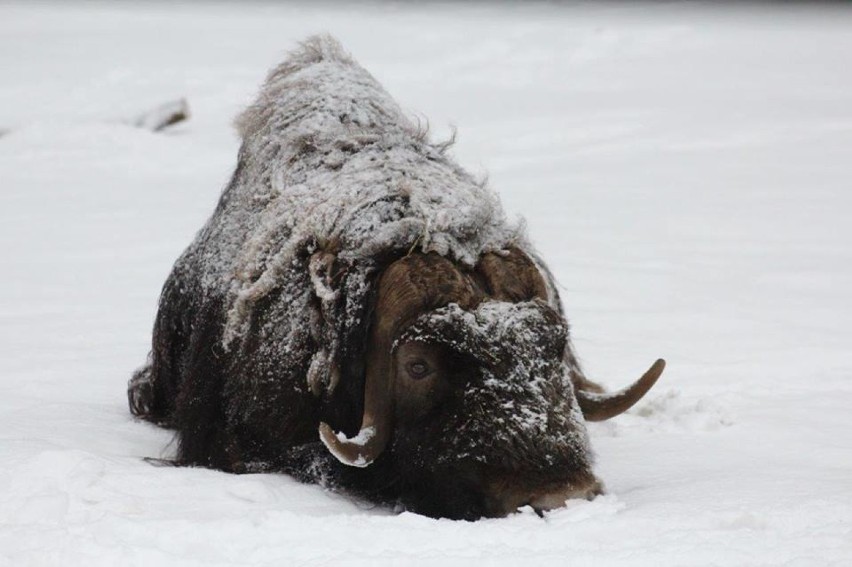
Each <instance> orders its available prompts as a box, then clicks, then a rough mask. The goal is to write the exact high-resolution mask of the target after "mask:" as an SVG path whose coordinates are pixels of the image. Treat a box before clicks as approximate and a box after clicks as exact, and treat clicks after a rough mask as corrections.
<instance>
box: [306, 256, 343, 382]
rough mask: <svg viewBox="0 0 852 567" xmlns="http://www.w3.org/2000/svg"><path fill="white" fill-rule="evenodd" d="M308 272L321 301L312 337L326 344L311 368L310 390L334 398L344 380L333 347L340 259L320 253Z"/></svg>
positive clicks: (317, 353)
mask: <svg viewBox="0 0 852 567" xmlns="http://www.w3.org/2000/svg"><path fill="white" fill-rule="evenodd" d="M308 273H309V275H310V278H311V283H312V284H313V288H314V294H315V295H316V297H317V299H318V302H317V306H316V308H315V313H314V316H313V320H312V321H311V335H312V336H313V338H314V340H315V341H316V342H317V344H319V345H322V346H320V347H319V349H318V350H317V352H316V353H314V355H313V357H312V358H311V363H310V366H309V367H308V373H307V381H308V388H309V389H310V390H311V393H312V394H313V395H314V396H317V397H319V396H321V395H322V394H323V392H325V393H327V394H329V395H331V394H332V393H334V390H335V388H337V384H338V383H339V381H340V369H339V368H338V365H337V362H336V360H337V351H336V349H334V348H333V346H334V345H335V341H334V340H333V333H334V327H335V325H334V316H333V312H334V306H335V304H336V303H337V299H338V296H339V289H338V287H339V280H340V277H339V276H340V266H339V263H338V261H337V256H336V255H334V254H332V253H331V252H327V251H324V250H320V251H317V252H314V253H313V255H312V256H311V257H310V260H309V261H308Z"/></svg>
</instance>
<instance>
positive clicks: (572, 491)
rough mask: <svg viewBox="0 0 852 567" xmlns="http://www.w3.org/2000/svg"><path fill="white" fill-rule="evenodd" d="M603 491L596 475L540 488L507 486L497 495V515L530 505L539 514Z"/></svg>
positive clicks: (505, 514) (591, 497)
mask: <svg viewBox="0 0 852 567" xmlns="http://www.w3.org/2000/svg"><path fill="white" fill-rule="evenodd" d="M602 493H603V486H602V485H601V483H600V481H599V480H598V479H596V478H594V477H591V478H587V479H583V480H582V481H580V482H577V481H572V482H569V483H563V484H557V485H549V486H546V487H542V488H538V489H532V490H530V489H528V488H520V487H519V488H507V489H504V490H503V491H502V492H501V493H499V494H498V495H497V497H496V502H495V504H496V506H495V508H496V510H495V514H494V515H496V516H507V515H509V514H512V513H514V512H516V511H517V510H518V509H519V508H522V507H524V506H530V507H532V509H533V510H535V511H536V513H537V514H538V515H540V516H541V515H542V513H543V512H547V511H548V510H554V509H556V508H562V507H563V506H565V503H566V502H567V501H568V500H572V499H578V498H582V499H584V500H591V499H593V498H594V497H595V496H597V495H599V494H602Z"/></svg>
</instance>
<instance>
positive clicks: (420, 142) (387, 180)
mask: <svg viewBox="0 0 852 567" xmlns="http://www.w3.org/2000/svg"><path fill="white" fill-rule="evenodd" d="M236 124H237V128H238V130H239V132H240V134H241V135H242V137H243V144H242V148H241V150H240V157H239V164H238V167H237V171H236V172H235V174H234V177H233V179H232V181H231V183H230V185H229V187H228V188H227V189H226V191H225V193H224V194H223V196H222V198H221V201H220V204H219V207H218V209H217V211H216V213H215V214H214V216H213V217H212V219H211V220H210V221H209V223H208V225H207V226H206V227H205V228H204V229H203V231H202V233H201V234H200V235H199V237H198V240H197V242H199V244H200V247H202V248H203V250H199V252H200V256H201V261H202V262H203V263H204V267H203V270H202V271H203V272H204V273H205V276H204V279H203V281H202V282H201V284H202V286H203V288H204V289H205V290H207V291H210V292H213V293H216V294H219V295H224V296H225V297H226V302H225V303H226V305H227V306H228V316H227V323H226V327H225V333H224V340H225V343H226V344H228V343H230V342H231V341H233V339H235V338H238V337H243V336H244V335H245V332H246V330H247V329H248V326H249V322H250V318H251V315H252V306H253V305H254V304H256V303H257V302H258V301H260V300H261V299H262V298H264V297H266V296H267V295H268V294H269V293H270V292H272V291H273V290H280V289H281V288H282V286H284V287H287V286H288V285H289V283H288V282H289V281H290V280H291V279H292V278H290V277H289V275H288V274H289V273H290V272H291V270H292V269H293V268H294V267H297V266H298V268H299V269H304V266H303V263H304V262H305V257H306V256H307V255H309V254H310V253H312V252H314V251H317V250H324V251H327V252H329V253H332V254H335V255H336V256H337V259H338V260H339V261H340V262H342V263H343V265H344V268H345V270H346V276H345V279H346V280H347V281H346V282H343V283H342V285H345V286H346V287H348V290H347V291H348V292H353V291H355V292H357V291H361V292H366V291H367V290H366V281H367V278H368V277H369V276H370V274H371V273H372V270H373V269H374V268H375V267H376V262H377V259H379V258H386V257H387V256H388V255H389V254H393V253H400V252H401V253H405V252H406V251H409V250H414V249H419V250H422V251H424V252H430V251H434V252H437V253H439V254H441V255H444V256H447V257H450V258H452V259H453V260H455V261H458V262H461V263H463V264H467V265H473V264H475V262H476V261H477V259H478V258H479V256H480V255H481V254H483V253H484V252H489V251H494V250H500V249H503V248H505V247H507V246H509V245H519V244H523V243H524V242H525V239H524V237H523V234H522V232H523V231H522V229H521V228H520V227H519V226H514V225H510V223H508V222H507V220H506V217H505V215H504V213H503V211H502V209H501V206H500V203H499V201H498V199H497V197H496V195H495V194H494V193H493V192H492V191H491V190H489V189H488V188H486V187H485V186H484V184H482V183H479V182H477V181H476V180H475V179H474V178H473V177H472V176H471V175H470V174H468V173H467V172H466V171H464V170H463V169H461V168H460V167H459V166H458V165H457V164H456V163H455V162H454V161H452V160H451V159H450V158H449V157H447V155H445V150H446V146H445V145H441V144H432V143H430V142H429V140H428V139H427V137H426V135H425V133H424V132H423V131H422V130H421V129H419V128H418V127H417V125H415V124H414V123H413V122H412V121H411V120H409V118H408V117H407V116H406V115H405V114H404V113H403V112H402V110H401V109H400V108H399V106H398V105H397V104H396V103H395V102H394V101H393V100H392V99H391V97H390V96H389V95H388V94H387V92H385V90H384V89H383V88H382V87H381V86H380V85H379V83H378V82H377V81H376V80H375V79H374V78H373V77H372V76H371V75H370V74H369V73H368V72H367V71H365V70H364V69H363V68H362V67H361V66H360V65H358V64H357V63H356V62H355V61H353V60H352V58H351V57H350V56H349V55H347V54H346V53H344V51H343V50H342V48H341V47H340V45H339V44H338V43H337V41H335V40H334V39H332V38H331V37H328V36H316V37H312V38H310V39H308V40H307V41H305V42H304V43H303V44H302V46H301V48H300V49H298V50H296V51H295V52H293V53H292V54H291V55H290V57H289V58H288V59H287V60H286V61H284V62H283V63H282V64H281V65H279V66H278V67H276V68H275V69H273V70H272V71H271V72H270V74H269V76H268V78H267V80H266V83H265V84H264V86H263V88H262V89H261V91H260V94H259V96H258V98H257V100H256V101H255V103H254V104H252V105H251V106H250V107H249V108H248V109H247V110H246V111H245V112H243V113H242V115H241V116H240V117H239V118H238V119H237V121H236ZM352 278H354V280H353V279H352ZM355 280H358V281H355ZM314 283H315V284H316V283H317V282H316V281H314ZM293 291H294V292H297V290H293ZM318 291H319V292H320V294H321V295H322V297H321V301H322V302H323V308H324V311H331V312H330V313H328V312H324V313H323V314H324V316H326V317H327V318H329V319H331V320H335V321H337V322H338V324H340V325H344V326H345V325H346V324H347V323H346V322H345V321H344V319H346V318H347V317H348V318H349V319H350V320H349V321H348V323H353V321H352V320H351V319H352V317H355V318H357V316H355V315H352V314H350V315H348V316H347V314H346V313H344V311H345V309H346V307H345V306H342V305H339V303H342V301H336V297H334V294H333V293H331V292H330V290H328V289H320V290H318ZM363 299H364V297H354V298H353V297H350V298H347V300H346V301H347V302H349V303H351V302H353V301H354V302H355V303H356V304H357V303H358V302H360V301H362V300H363ZM293 312H298V309H294V311H293ZM331 350H332V351H333V350H334V348H332V349H331Z"/></svg>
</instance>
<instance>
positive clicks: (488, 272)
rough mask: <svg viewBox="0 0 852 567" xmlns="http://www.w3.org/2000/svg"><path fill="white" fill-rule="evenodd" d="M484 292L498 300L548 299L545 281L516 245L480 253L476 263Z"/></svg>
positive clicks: (515, 301)
mask: <svg viewBox="0 0 852 567" xmlns="http://www.w3.org/2000/svg"><path fill="white" fill-rule="evenodd" d="M476 272H477V273H478V274H479V275H480V276H481V277H482V280H483V283H484V284H485V288H486V293H487V294H488V295H489V296H490V297H491V298H492V299H496V300H498V301H509V302H512V303H517V302H520V301H530V300H531V299H534V298H539V299H542V300H544V301H548V292H547V284H546V283H545V281H544V278H543V277H542V275H541V272H540V271H539V269H538V268H537V267H536V265H535V263H534V262H533V261H532V260H531V259H530V258H529V256H527V255H526V254H524V253H523V252H521V251H520V250H518V249H517V248H508V249H507V250H504V251H501V252H489V253H488V254H483V255H482V257H481V258H480V260H479V263H478V264H477V265H476Z"/></svg>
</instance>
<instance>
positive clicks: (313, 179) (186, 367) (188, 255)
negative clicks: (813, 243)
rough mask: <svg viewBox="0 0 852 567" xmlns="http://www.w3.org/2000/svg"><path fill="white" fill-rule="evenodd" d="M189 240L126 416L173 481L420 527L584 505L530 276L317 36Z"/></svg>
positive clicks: (538, 275) (566, 402) (588, 479)
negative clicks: (312, 489)
mask: <svg viewBox="0 0 852 567" xmlns="http://www.w3.org/2000/svg"><path fill="white" fill-rule="evenodd" d="M237 126H238V129H239V132H240V134H241V135H242V146H241V148H240V151H239V157H238V163H237V167H236V171H235V172H234V174H233V177H232V179H231V181H230V183H229V184H228V186H227V187H226V189H225V190H224V192H223V193H222V195H221V198H220V200H219V203H218V205H217V207H216V210H215V212H214V213H213V215H212V217H211V218H210V220H209V221H208V222H207V224H206V225H205V226H204V227H203V228H202V229H201V231H200V232H199V233H198V235H197V236H196V238H195V240H194V241H193V242H192V243H191V244H190V246H189V248H187V249H186V251H185V252H184V253H183V255H181V257H180V258H179V259H178V260H177V262H176V263H175V265H174V268H173V269H172V272H171V274H170V275H169V277H168V279H167V280H166V283H165V285H164V287H163V290H162V295H161V298H160V304H159V311H158V313H157V317H156V321H155V324H154V331H153V341H152V343H153V344H152V350H151V355H150V357H149V360H148V363H147V364H146V365H145V366H144V367H143V368H141V369H140V370H138V371H137V372H136V373H135V375H134V376H133V378H132V379H131V380H130V384H129V388H128V398H129V403H130V409H131V411H132V413H133V414H134V415H136V416H139V417H141V418H143V419H146V420H148V421H151V422H153V423H156V424H159V425H162V426H165V427H169V428H173V429H174V430H176V436H177V455H176V457H175V459H174V462H175V463H177V464H180V465H195V466H205V467H212V468H216V469H221V470H224V471H231V472H254V471H277V472H286V473H289V474H291V475H293V476H295V477H296V478H298V479H300V480H302V481H306V482H316V483H320V484H322V485H324V486H327V487H331V488H334V489H338V490H342V491H346V492H348V493H350V494H356V495H360V496H361V497H363V498H366V499H368V500H370V501H372V502H379V503H385V504H392V505H395V506H397V507H401V508H404V509H407V510H411V511H414V512H418V513H421V514H426V515H429V516H434V517H448V518H463V519H476V518H479V517H483V516H489V517H493V516H504V515H506V514H509V513H511V512H514V511H515V510H517V509H518V508H520V507H522V506H525V505H530V506H531V507H532V508H533V509H535V510H536V511H537V512H539V513H540V512H541V511H542V510H548V509H552V508H556V507H559V506H562V505H564V503H565V501H566V499H568V498H573V497H583V498H589V497H592V496H593V495H595V494H598V493H599V492H600V491H601V485H600V483H599V482H598V480H597V479H596V478H595V476H594V474H593V472H592V453H591V451H590V449H589V443H588V435H587V432H586V427H585V421H586V420H601V419H607V418H609V417H612V416H614V415H616V414H618V413H620V412H623V411H624V410H626V409H627V408H629V407H630V406H631V405H632V404H633V403H635V402H636V401H637V400H638V399H639V398H641V397H642V396H643V395H644V393H645V392H646V391H647V390H648V389H649V388H650V387H651V386H652V385H653V383H654V382H655V381H656V379H657V378H658V377H659V375H660V373H661V372H662V369H663V362H662V361H657V362H656V363H655V364H654V365H653V366H652V367H651V369H650V370H649V371H648V372H647V373H646V374H645V375H644V376H642V377H641V378H640V379H639V380H638V381H637V382H636V383H635V384H633V385H632V386H630V387H628V388H626V389H624V390H622V391H620V392H617V393H615V394H606V393H604V392H603V390H602V389H601V388H600V387H599V386H597V385H595V384H594V383H592V382H590V381H588V380H587V379H586V378H585V377H584V376H583V373H582V372H581V370H580V367H579V365H578V363H577V359H576V357H575V355H574V353H573V350H572V347H571V344H570V341H569V339H568V324H567V322H566V320H565V317H564V315H563V309H562V305H561V303H560V299H559V295H558V293H557V290H556V287H555V285H554V281H553V278H552V277H551V275H550V273H549V272H548V270H547V269H546V267H545V266H544V264H543V263H542V261H541V260H540V259H539V258H538V256H537V255H536V254H535V252H534V251H533V248H532V247H531V245H530V243H529V242H528V241H527V239H526V237H525V235H524V233H523V230H522V228H521V227H520V226H516V225H515V224H512V223H509V222H508V221H507V220H506V217H505V215H504V213H503V211H502V209H501V206H500V204H499V202H498V200H497V198H496V196H495V194H494V193H493V192H492V191H491V190H490V189H488V188H486V187H485V186H484V184H483V183H480V182H477V181H476V180H475V179H474V178H473V177H471V175H469V174H468V173H467V172H466V171H465V170H463V169H462V168H460V167H459V166H458V165H457V164H456V163H455V162H454V161H453V160H452V159H450V158H449V157H448V156H447V155H446V149H447V145H446V144H435V143H431V142H430V141H429V140H428V138H427V135H426V133H425V132H424V131H423V129H422V128H419V127H418V125H415V124H414V123H413V122H412V121H411V120H410V119H409V118H407V117H406V115H405V114H404V113H403V112H402V111H401V109H400V107H399V106H398V105H397V104H396V103H395V102H394V101H393V100H392V99H391V98H390V96H389V95H388V94H387V93H386V92H385V91H384V90H383V89H382V87H381V86H380V85H379V84H378V83H377V82H376V80H375V79H374V78H373V77H372V76H371V75H370V74H369V73H367V72H366V71H365V70H364V69H363V68H361V67H360V66H359V65H358V64H357V63H355V62H354V61H353V60H352V59H351V58H350V57H349V56H348V55H347V54H346V53H344V51H343V50H342V49H341V47H340V46H339V44H338V43H337V42H336V41H335V40H333V39H331V38H329V37H314V38H310V39H308V40H307V41H306V42H304V43H303V44H302V46H301V47H300V48H299V49H297V50H296V51H295V52H293V53H292V54H291V55H290V56H289V58H288V59H287V60H286V61H284V63H282V64H281V65H279V66H278V67H276V68H275V69H273V70H272V71H271V72H270V74H269V76H268V78H267V80H266V83H265V84H264V86H263V88H262V89H261V92H260V95H259V97H258V99H257V101H256V102H255V103H254V104H253V105H251V106H250V107H249V108H248V109H247V110H246V111H245V112H243V114H242V115H241V116H240V117H239V118H238V120H237Z"/></svg>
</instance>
